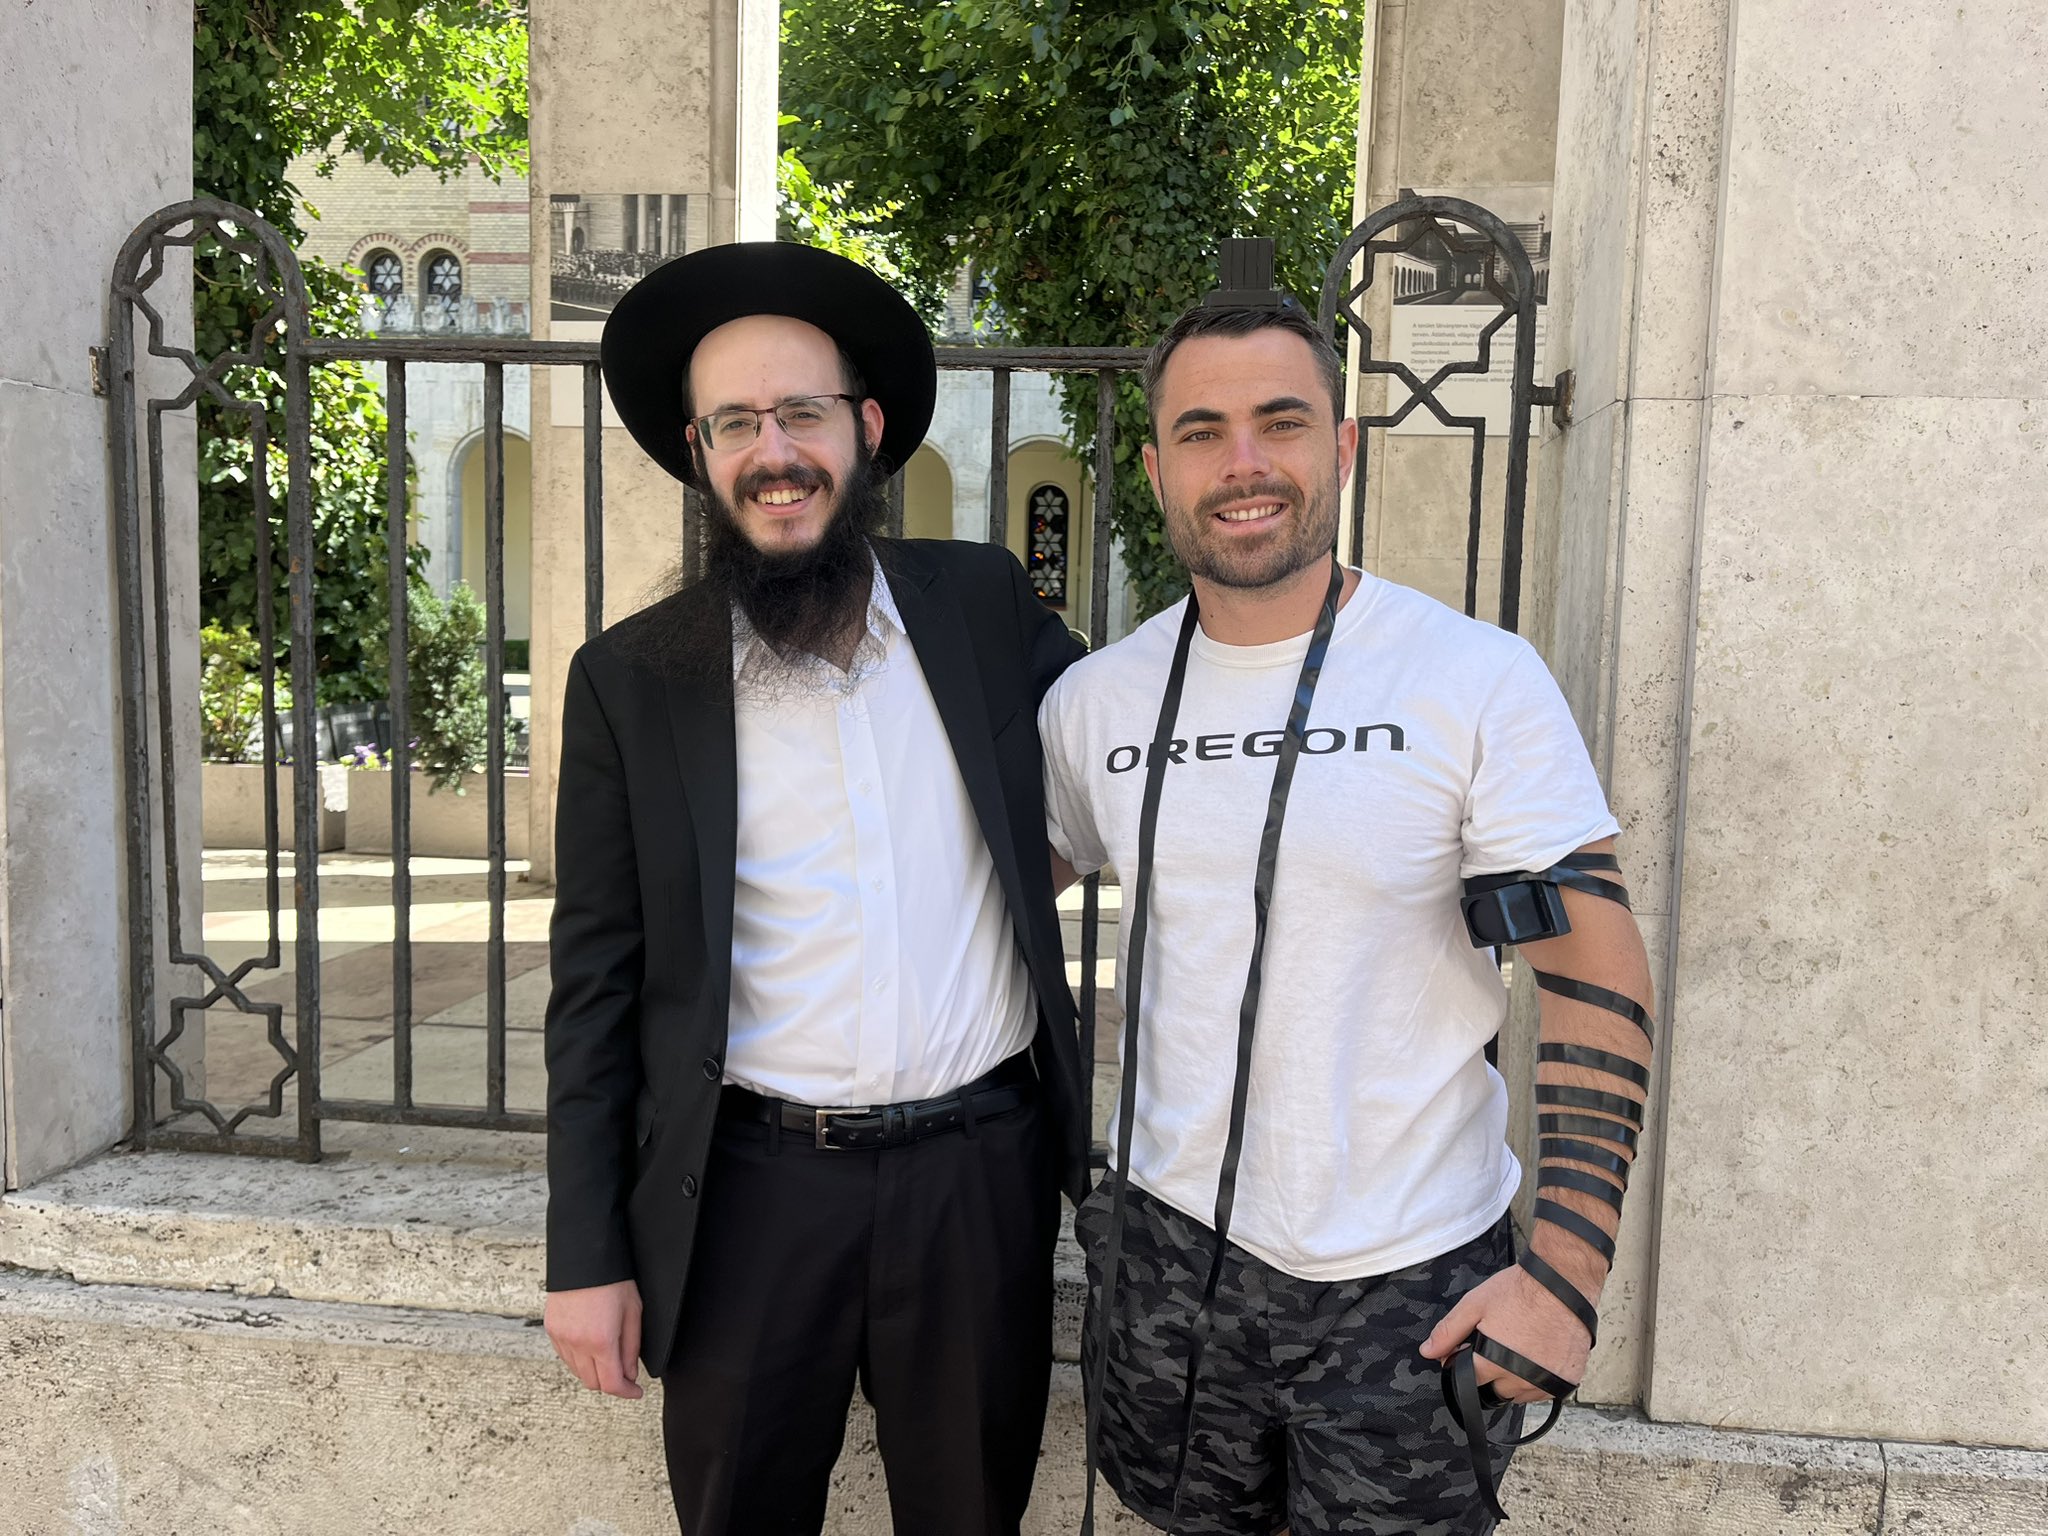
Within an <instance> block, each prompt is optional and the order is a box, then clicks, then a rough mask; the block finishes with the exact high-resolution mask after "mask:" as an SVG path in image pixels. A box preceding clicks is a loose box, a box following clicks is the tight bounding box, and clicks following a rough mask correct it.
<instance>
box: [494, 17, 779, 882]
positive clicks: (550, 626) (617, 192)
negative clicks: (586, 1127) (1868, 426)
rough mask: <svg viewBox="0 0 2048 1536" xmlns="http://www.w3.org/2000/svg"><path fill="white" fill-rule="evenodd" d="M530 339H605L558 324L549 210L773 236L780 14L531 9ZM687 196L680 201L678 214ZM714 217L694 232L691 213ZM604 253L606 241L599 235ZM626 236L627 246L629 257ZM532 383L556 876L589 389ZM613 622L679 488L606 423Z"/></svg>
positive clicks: (538, 825)
mask: <svg viewBox="0 0 2048 1536" xmlns="http://www.w3.org/2000/svg"><path fill="white" fill-rule="evenodd" d="M531 18H532V42H531V54H530V60H529V68H530V72H531V73H530V90H531V94H532V101H533V172H532V188H533V220H532V228H533V271H534V293H533V302H534V314H535V316H536V319H535V323H534V334H535V335H536V336H550V335H551V336H554V337H557V338H565V339H566V338H576V337H591V338H594V337H595V336H596V335H597V334H598V332H599V330H600V329H601V325H602V322H601V319H596V320H594V319H591V318H590V317H589V316H588V314H587V313H584V314H582V315H580V317H578V318H573V319H572V318H568V317H567V316H566V315H565V316H563V317H559V318H557V317H552V307H551V305H550V302H549V277H550V266H551V262H552V258H553V253H554V251H555V250H556V249H557V248H558V245H559V242H560V241H562V240H564V239H566V238H567V228H566V226H565V225H563V224H560V223H558V221H557V220H555V219H553V218H550V217H549V208H550V201H549V199H550V197H551V195H555V194H570V193H576V194H581V195H582V197H583V199H584V202H585V203H586V205H588V204H596V205H598V206H600V207H604V206H609V207H613V208H617V207H618V206H620V200H621V198H622V197H623V196H625V195H627V194H637V195H638V198H639V202H638V208H639V214H638V218H639V228H638V231H637V233H638V236H639V239H638V242H637V243H638V245H639V248H640V249H641V250H643V251H651V250H656V249H660V250H663V251H664V252H669V251H670V250H671V246H670V242H669V241H668V237H667V230H668V228H669V223H668V220H667V215H666V212H665V209H667V208H672V207H679V208H681V209H682V210H683V211H684V214H685V217H684V219H683V220H682V224H681V232H682V234H683V237H684V248H685V249H695V248H696V246H697V244H699V243H700V241H701V243H707V244H708V243H716V242H723V241H730V240H733V239H735V238H740V237H744V238H748V239H773V238H774V230H775V154H776V150H775V138H776V110H775V105H776V104H775V54H776V27H777V19H778V9H777V6H776V4H775V0H677V3H674V4H667V5H660V6H648V5H644V4H641V3H639V0H573V3H572V0H534V4H533V6H532V11H531ZM680 199H687V201H678V200H680ZM700 208H702V209H705V210H707V211H708V224H707V225H705V226H703V227H702V228H701V229H700V223H699V221H700V215H699V212H698V210H699V209H700ZM599 226H600V227H598V228H595V229H593V231H592V246H593V248H600V249H601V248H609V247H610V246H611V245H612V243H613V242H612V240H611V239H609V238H608V232H607V231H606V230H605V229H604V228H603V227H602V221H599ZM626 243H627V242H626V240H625V239H624V238H623V237H621V238H619V239H618V240H617V244H618V245H620V246H623V245H625V244H626ZM550 372H551V370H547V369H541V370H538V371H537V372H536V375H535V377H534V380H533V644H532V666H533V736H532V763H533V770H532V771H533V796H532V823H531V826H532V839H531V841H532V849H533V877H534V878H535V879H536V880H540V881H546V880H549V879H551V878H552V877H553V865H554V794H553V788H554V776H555V771H556V768H557V765H558V759H559V756H560V750H559V746H558V742H557V736H556V722H557V721H558V719H559V718H560V714H561V706H562V687H563V682H564V679H565V677H566V675H567V669H568V664H569V658H570V656H571V655H572V654H573V653H574V652H575V649H576V647H577V646H578V645H580V644H581V643H582V642H583V638H584V585H583V572H584V553H583V548H584V546H583V433H582V428H581V426H580V424H579V423H580V415H581V402H582V398H583V383H582V379H581V378H580V377H579V376H578V375H577V374H575V373H572V372H571V371H569V370H566V369H565V370H561V371H560V373H559V375H558V376H556V377H548V376H547V375H548V374H549V373H550ZM606 420H607V425H608V426H609V427H610V428H611V430H608V431H606V432H605V433H604V449H603V455H604V501H605V529H604V541H605V544H604V575H605V604H604V607H605V620H606V622H607V623H610V622H615V621H617V620H618V619H620V618H622V617H624V616H625V615H626V614H628V613H631V612H632V611H633V610H634V609H635V608H637V607H639V606H641V605H642V603H643V602H644V601H645V600H646V594H647V592H648V590H649V588H650V587H651V586H652V585H653V584H654V583H655V582H656V581H657V580H658V579H659V578H661V577H662V576H663V575H664V574H666V573H668V572H669V571H670V570H671V569H672V568H673V566H674V565H675V563H676V562H677V560H678V559H679V558H680V556H681V553H682V507H683V495H682V487H681V486H679V485H678V484H676V482H675V481H673V480H671V479H670V478H669V477H668V476H667V475H666V474H664V473H663V472H662V471H661V470H659V469H657V468H655V466H654V465H653V464H652V463H651V462H650V461H649V460H648V459H647V457H646V455H644V454H643V453H641V452H640V450H639V448H638V447H636V446H635V445H634V443H633V440H632V439H631V438H630V437H629V436H627V435H626V433H625V432H624V431H623V430H620V429H619V428H618V421H617V418H616V417H615V416H613V415H611V413H610V410H609V407H607V411H606Z"/></svg>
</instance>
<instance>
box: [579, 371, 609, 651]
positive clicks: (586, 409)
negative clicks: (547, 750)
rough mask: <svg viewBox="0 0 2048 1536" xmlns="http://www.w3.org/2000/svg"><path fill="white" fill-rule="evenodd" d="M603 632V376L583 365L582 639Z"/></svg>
mask: <svg viewBox="0 0 2048 1536" xmlns="http://www.w3.org/2000/svg"><path fill="white" fill-rule="evenodd" d="M603 628H604V376H603V374H602V373H600V372H599V370H598V365H597V364H596V363H585V364H584V365H583V638H584V639H586V640H588V639H589V638H590V637H591V636H593V635H595V634H596V633H597V632H598V631H599V630H601V629H603Z"/></svg>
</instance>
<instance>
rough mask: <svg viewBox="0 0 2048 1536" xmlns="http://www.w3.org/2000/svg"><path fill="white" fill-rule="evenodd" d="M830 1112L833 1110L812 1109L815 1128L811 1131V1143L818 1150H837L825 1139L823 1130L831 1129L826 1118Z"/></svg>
mask: <svg viewBox="0 0 2048 1536" xmlns="http://www.w3.org/2000/svg"><path fill="white" fill-rule="evenodd" d="M832 1113H833V1111H832V1110H829V1109H819V1110H813V1111H812V1114H813V1115H814V1116H815V1122H814V1123H815V1129H814V1130H813V1131H812V1133H811V1134H812V1145H814V1146H815V1147H817V1149H818V1150H819V1151H820V1152H837V1151H838V1150H839V1149H838V1148H837V1147H835V1146H833V1145H832V1143H831V1142H829V1141H827V1140H826V1139H825V1132H826V1131H828V1130H830V1129H831V1122H830V1121H829V1120H828V1119H827V1116H829V1115H831V1114H832Z"/></svg>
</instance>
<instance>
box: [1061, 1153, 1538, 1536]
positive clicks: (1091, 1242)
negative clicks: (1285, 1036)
mask: <svg viewBox="0 0 2048 1536" xmlns="http://www.w3.org/2000/svg"><path fill="white" fill-rule="evenodd" d="M1109 1194H1110V1185H1109V1181H1108V1180H1104V1182H1103V1184H1102V1186H1101V1187H1100V1188H1099V1189H1097V1190H1096V1191H1095V1193H1094V1194H1092V1195H1090V1196H1089V1197H1088V1198H1087V1199H1086V1200H1084V1201H1083V1202H1082V1204H1081V1209H1080V1210H1079V1212H1077V1213H1076V1215H1075V1218H1074V1231H1075V1235H1076V1236H1077V1237H1078V1238H1079V1239H1080V1242H1081V1245H1082V1247H1083V1249H1084V1250H1085V1252H1086V1254H1087V1259H1088V1321H1087V1328H1086V1331H1085V1332H1084V1333H1083V1335H1082V1346H1081V1359H1082V1366H1083V1373H1084V1374H1083V1379H1084V1380H1086V1381H1090V1382H1092V1381H1093V1380H1094V1379H1095V1377H1094V1372H1095V1366H1096V1355H1097V1350H1096V1328H1097V1327H1098V1325H1099V1322H1100V1315H1101V1314H1100V1308H1101V1305H1102V1258H1103V1250H1104V1246H1105V1244H1106V1242H1107V1239H1108V1234H1109ZM1214 1244H1215V1234H1214V1232H1213V1231H1212V1230H1211V1229H1210V1228H1209V1227H1206V1226H1204V1225H1203V1224H1202V1223H1200V1222H1198V1221H1196V1220H1194V1219H1193V1218H1192V1217H1189V1216H1186V1215H1184V1214H1182V1213H1181V1212H1180V1211H1178V1210H1176V1209H1174V1208H1173V1207H1172V1206H1170V1205H1168V1204H1166V1203H1165V1202H1164V1201H1162V1200H1158V1199H1155V1198H1153V1197H1152V1196H1150V1195H1148V1194H1146V1193H1145V1192H1144V1191H1143V1190H1141V1189H1139V1188H1138V1187H1137V1186H1135V1185H1133V1186H1132V1187H1131V1190H1130V1196H1129V1203H1128V1205H1127V1207H1126V1213H1125V1218H1124V1253H1123V1265H1122V1270H1123V1276H1122V1280H1121V1283H1120V1284H1119V1285H1118V1287H1117V1296H1116V1316H1115V1326H1114V1328H1113V1330H1112V1334H1111V1339H1110V1346H1109V1372H1108V1375H1107V1376H1106V1378H1105V1382H1104V1388H1103V1403H1102V1412H1101V1450H1100V1455H1101V1466H1102V1471H1103V1475H1104V1476H1105V1477H1106V1478H1107V1479H1108V1480H1109V1484H1110V1486H1111V1487H1112V1488H1114V1489H1115V1490H1116V1492H1117V1495H1118V1496H1119V1497H1120V1498H1121V1499H1122V1500H1123V1501H1124V1503H1125V1504H1127V1505H1129V1506H1130V1507H1131V1509H1133V1510H1134V1511H1136V1512H1137V1513H1138V1514H1139V1515H1141V1516H1142V1517H1144V1518H1145V1519H1146V1520H1148V1521H1150V1522H1151V1523H1152V1524H1153V1525H1156V1526H1158V1527H1159V1528H1160V1529H1162V1530H1168V1531H1171V1532H1172V1533H1173V1536H1271V1533H1273V1532H1274V1531H1277V1530H1279V1529H1280V1528H1281V1527H1282V1526H1283V1525H1284V1526H1286V1527H1287V1528H1288V1530H1289V1531H1290V1533H1291V1536H1334V1533H1337V1532H1364V1533H1368V1536H1397V1533H1398V1536H1484V1533H1485V1532H1488V1531H1491V1530H1492V1529H1493V1520H1492V1517H1491V1516H1489V1515H1488V1514H1487V1512H1486V1509H1485V1507H1484V1506H1483V1505H1482V1504H1481V1503H1480V1502H1479V1497H1478V1489H1477V1487H1476V1486H1475V1484H1474V1481H1473V1476H1472V1468H1471V1464H1470V1462H1469V1460H1468V1459H1467V1457H1466V1454H1465V1451H1464V1449H1463V1441H1462V1438H1461V1437H1460V1436H1459V1434H1458V1431H1457V1428H1456V1425H1455V1424H1454V1422H1453V1420H1452V1418H1451V1415H1450V1413H1449V1411H1448V1410H1447V1409H1446V1408H1445V1407H1444V1403H1443V1397H1442V1393H1441V1389H1440V1388H1439V1386H1438V1372H1437V1367H1436V1366H1435V1365H1433V1364H1432V1363H1431V1362H1429V1361H1427V1360H1425V1359H1423V1358H1422V1356H1421V1355H1419V1354H1418V1353H1417V1352H1416V1351H1417V1350H1418V1349H1419V1348H1420V1347H1421V1344H1422V1341H1423V1340H1424V1339H1426V1338H1427V1337H1428V1336H1429V1331H1430V1329H1432V1328H1434V1327H1435V1326H1436V1323H1437V1320H1438V1319H1439V1318H1441V1317H1442V1316H1443V1315H1444V1313H1445V1312H1446V1311H1447V1310H1449V1308H1450V1306H1451V1304H1452V1303H1453V1302H1454V1301H1455V1300H1456V1299H1457V1298H1458V1297H1459V1296H1460V1295H1462V1294H1463V1293H1464V1292H1465V1291H1468V1290H1470V1289H1471V1288H1472V1287H1473V1286H1475V1285H1477V1284H1478V1283H1479V1282H1480V1281H1482V1280H1484V1279H1486V1277H1487V1276H1489V1275H1491V1274H1494V1273H1495V1272H1496V1271H1498V1270H1502V1269H1505V1268H1507V1267H1508V1265H1510V1264H1512V1263H1513V1262H1514V1257H1515V1252H1514V1236H1513V1232H1512V1230H1511V1228H1510V1226H1509V1222H1508V1218H1507V1217H1506V1216H1503V1217H1501V1219H1500V1221H1499V1222H1498V1223H1497V1224H1496V1225H1495V1226H1494V1227H1493V1228H1492V1229H1491V1230H1490V1231H1488V1232H1486V1233H1484V1234H1483V1235H1481V1236H1480V1237H1477V1238H1475V1239H1473V1240H1472V1241H1471V1242H1469V1243H1466V1244H1464V1245H1463V1246H1462V1247H1458V1248H1454V1249H1452V1250H1451V1251H1450V1252H1449V1253H1446V1254H1441V1255H1439V1256H1438V1257H1436V1258H1434V1259H1431V1260H1428V1261H1427V1262H1425V1263H1422V1264H1416V1265H1413V1266H1411V1267H1410V1268H1408V1269H1402V1270H1396V1271H1395V1272H1394V1273H1392V1274H1388V1275H1375V1276H1372V1277H1370V1278H1368V1279H1363V1280H1340V1281H1327V1282H1325V1281H1312V1280H1300V1279H1296V1278H1295V1277H1294V1276H1292V1275H1288V1274H1285V1273H1283V1272H1281V1271H1280V1270H1277V1269H1275V1268H1273V1266H1272V1265H1270V1264H1266V1263H1264V1262H1262V1261H1261V1260H1259V1259H1256V1258H1254V1257H1253V1256H1252V1255H1250V1254H1249V1253H1246V1252H1245V1251H1244V1250H1243V1249H1242V1248H1239V1247H1237V1246H1236V1245H1235V1244H1232V1245H1231V1246H1230V1248H1229V1250H1228V1253H1227V1255H1226V1257H1225V1259H1224V1263H1223V1276H1222V1282H1221V1284H1220V1286H1219V1288H1218V1290H1217V1295H1216V1304H1215V1311H1214V1314H1213V1323H1212V1327H1211V1330H1210V1334H1209V1343H1208V1346H1207V1351H1206V1353H1205V1354H1204V1356H1203V1361H1202V1371H1201V1385H1200V1389H1199V1390H1198V1392H1197V1394H1196V1398H1195V1432H1194V1436H1193V1439H1192V1441H1191V1442H1190V1444H1189V1447H1188V1456H1187V1471H1186V1475H1185V1477H1184V1478H1183V1479H1182V1485H1181V1487H1180V1488H1179V1489H1178V1490H1176V1489H1175V1487H1174V1466H1175V1463H1176V1461H1177V1459H1178V1457H1179V1454H1180V1443H1181V1431H1182V1428H1183V1424H1184V1421H1183V1419H1182V1403H1183V1400H1184V1394H1185V1393H1186V1391H1187V1358H1188V1339H1189V1331H1190V1329H1191V1327H1192V1324H1193V1321H1194V1315H1195V1310H1196V1308H1197V1307H1198V1306H1199V1305H1200V1303H1201V1298H1202V1288H1203V1286H1204V1285H1205V1284H1206V1283H1207V1281H1208V1277H1209V1263H1210V1256H1211V1254H1212V1253H1213V1252H1214V1251H1215V1250H1214ZM1521 1414H1522V1410H1521V1409H1519V1408H1504V1409H1502V1410H1501V1411H1499V1412H1497V1413H1495V1414H1492V1415H1490V1417H1491V1419H1492V1421H1493V1436H1494V1438H1496V1439H1505V1438H1508V1437H1509V1436H1510V1435H1512V1434H1518V1433H1520V1429H1521ZM1505 1458H1506V1453H1505V1452H1504V1451H1500V1450H1496V1451H1495V1452H1494V1461H1495V1466H1496V1469H1498V1468H1499V1467H1500V1466H1502V1465H1504V1464H1505ZM1176 1492H1178V1495H1179V1498H1178V1504H1177V1505H1176V1500H1175V1494H1176Z"/></svg>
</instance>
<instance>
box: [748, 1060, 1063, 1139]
mask: <svg viewBox="0 0 2048 1536" xmlns="http://www.w3.org/2000/svg"><path fill="white" fill-rule="evenodd" d="M1037 1083H1038V1074H1037V1072H1035V1071H1034V1070H1033V1069H1032V1066H1031V1056H1030V1053H1029V1052H1028V1051H1019V1052H1018V1053H1017V1054H1016V1055H1014V1056H1012V1057H1011V1058H1010V1059H1009V1060H1007V1061H1004V1062H1002V1063H1000V1064H998V1065H997V1066H996V1067H995V1069H994V1070H993V1071H990V1072H984V1073H983V1074H982V1075H981V1076H980V1077H977V1078H976V1079H975V1080H974V1081H973V1082H971V1083H963V1084H962V1085H961V1086H960V1087H958V1088H956V1089H955V1090H954V1091H953V1092H951V1093H949V1094H947V1095H946V1096H945V1097H944V1098H938V1099H916V1100H913V1101H911V1102H909V1103H904V1104H872V1105H867V1106H865V1107H862V1108H856V1109H821V1108H819V1107H817V1106H815V1105H811V1104H797V1103H792V1102H791V1101H790V1100H788V1099H776V1098H770V1097H769V1096H768V1095H767V1094H765V1093H756V1092H754V1090H753V1089H751V1088H742V1087H740V1086H739V1085H738V1084H737V1083H727V1084H726V1085H725V1088H724V1090H723V1091H722V1092H721V1093H720V1095H719V1099H718V1118H719V1119H721V1120H758V1121H761V1122H763V1123H765V1124H768V1125H773V1126H779V1127H780V1128H781V1129H782V1130H784V1131H788V1132H790V1133H791V1134H793V1135H797V1136H801V1137H803V1138H804V1139H805V1140H806V1141H808V1142H810V1144H811V1145H812V1146H814V1147H816V1148H818V1149H819V1150H820V1151H823V1152H869V1151H873V1150H875V1149H876V1148H879V1147H907V1146H909V1145H910V1144H911V1143H912V1142H914V1141H923V1140H924V1139H925V1138H926V1137H928V1136H943V1135H945V1134H946V1133H947V1132H949V1131H963V1130H967V1129H969V1128H970V1127H971V1126H972V1125H973V1124H974V1122H975V1121H977V1120H983V1119H988V1118H990V1117H991V1116H995V1115H1001V1114H1006V1113H1008V1112H1009V1111H1010V1110H1013V1109H1017V1108H1020V1107H1021V1106H1023V1105H1024V1104H1025V1103H1027V1102H1029V1100H1030V1098H1031V1094H1032V1090H1033V1089H1034V1088H1035V1087H1036V1086H1037Z"/></svg>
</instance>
